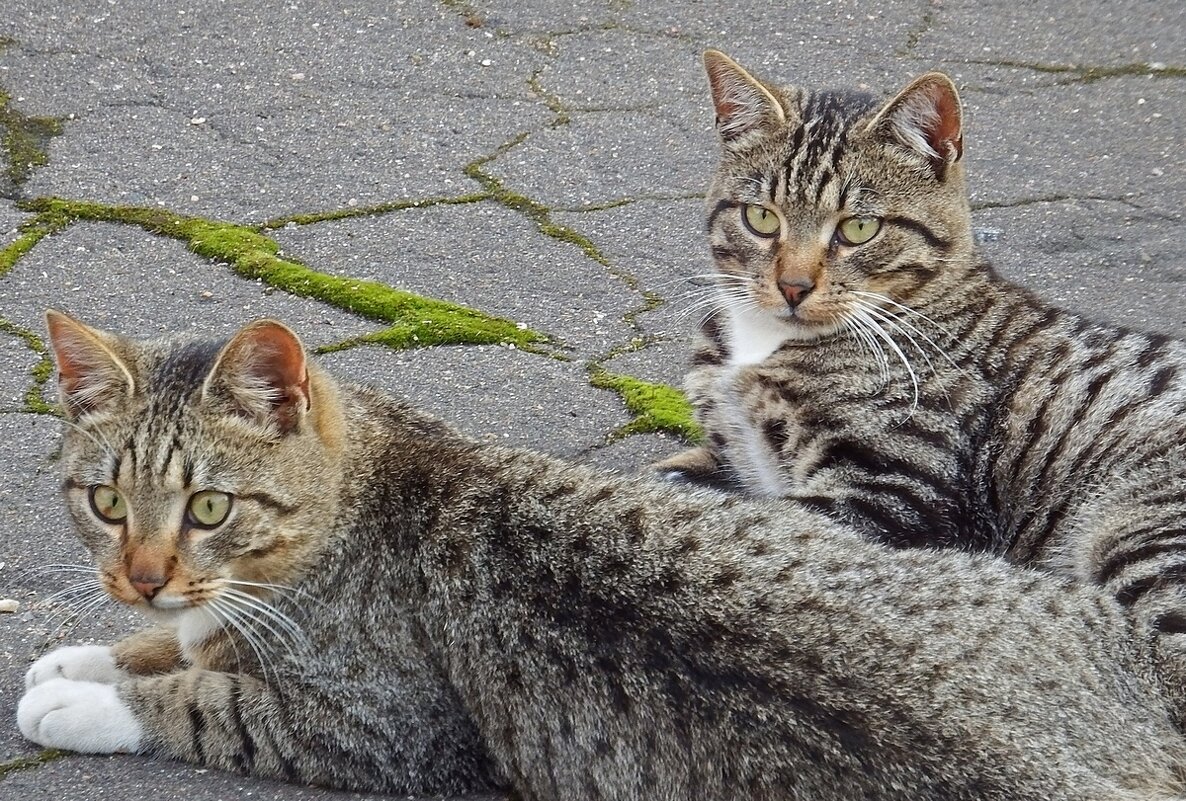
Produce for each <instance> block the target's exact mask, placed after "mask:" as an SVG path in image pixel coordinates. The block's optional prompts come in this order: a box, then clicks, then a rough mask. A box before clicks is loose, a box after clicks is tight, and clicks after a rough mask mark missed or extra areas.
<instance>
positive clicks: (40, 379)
mask: <svg viewBox="0 0 1186 801" xmlns="http://www.w3.org/2000/svg"><path fill="white" fill-rule="evenodd" d="M0 333H4V334H8V335H9V336H13V337H16V338H17V339H20V340H21V341H22V342H24V343H25V345H27V346H28V347H29V350H31V351H33V352H34V353H36V354H37V355H38V357H40V358H38V360H37V363H36V364H35V365H33V367H32V368H31V369H30V370H29V377H30V378H31V379H32V383H31V384H30V385H29V388H28V389H27V390H25V407H24V409H23V411H26V412H30V413H32V414H51V415H54V416H55V417H57V416H60V413H59V412H58V408H57V407H56V406H55V405H53V404H52V403H46V401H45V394H44V391H43V390H44V388H45V383H46V382H47V381H49V380H50V379H51V378H53V375H54V363H53V359H52V358H50V355H49V348H47V347H46V346H45V342H44V341H42V339H41V337H39V336H37V335H36V334H35V333H33V332H32V331H30V330H29V329H27V328H24V327H23V326H19V325H17V324H16V323H13V322H11V321H9V320H5V319H4V318H3V317H0Z"/></svg>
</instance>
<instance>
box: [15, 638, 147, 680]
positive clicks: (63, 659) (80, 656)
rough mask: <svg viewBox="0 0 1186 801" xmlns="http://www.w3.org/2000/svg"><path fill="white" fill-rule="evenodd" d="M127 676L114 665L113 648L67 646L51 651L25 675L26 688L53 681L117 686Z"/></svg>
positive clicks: (102, 646) (103, 646)
mask: <svg viewBox="0 0 1186 801" xmlns="http://www.w3.org/2000/svg"><path fill="white" fill-rule="evenodd" d="M126 678H128V674H127V673H126V672H125V671H123V670H120V669H119V668H118V667H116V665H115V657H113V656H112V654H111V649H110V648H109V647H107V646H105V645H67V646H65V647H63V648H57V649H55V650H53V651H50V652H49V653H48V654H46V655H45V656H43V657H41V658H40V659H38V660H37V661H36V662H34V663H33V665H32V667H30V668H29V670H28V671H27V672H26V673H25V689H26V690H31V689H33V688H34V687H37V686H38V685H41V684H44V683H46V682H47V681H52V680H54V679H72V680H74V681H86V682H96V683H98V684H116V683H117V682H120V681H123V680H124V679H126Z"/></svg>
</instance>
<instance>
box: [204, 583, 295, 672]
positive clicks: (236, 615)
mask: <svg viewBox="0 0 1186 801" xmlns="http://www.w3.org/2000/svg"><path fill="white" fill-rule="evenodd" d="M206 605H207V606H209V607H211V608H212V609H214V610H215V611H216V612H218V613H219V614H221V615H222V617H223V619H224V620H226V622H227V623H228V624H229V625H230V626H231V628H233V629H234V630H235V631H236V632H238V633H239V634H240V635H241V636H242V637H243V641H244V642H246V643H247V646H248V647H249V648H250V649H251V652H252V653H253V654H255V660H256V662H257V663H258V664H259V667H260V671H261V672H262V673H263V679H264V682H265V683H267V680H268V672H269V671H271V672H272V675H273V676H277V677H278V676H279V671H277V670H276V667H275V665H274V664H273V662H272V659H271V657H270V656H269V654H268V648H267V646H266V644H265V643H263V642H262V641H261V640H260V638H259V633H258V632H257V631H256V628H255V625H254V624H255V622H256V621H255V620H254V619H253V618H251V617H250V616H249V615H246V614H245V613H244V612H242V611H241V610H238V609H236V608H235V607H232V606H231V605H230V604H229V603H227V599H225V598H222V597H219V596H215V597H214V598H212V599H211V600H210V601H208V602H207V604H206ZM232 647H233V644H232ZM236 658H238V652H237V651H236Z"/></svg>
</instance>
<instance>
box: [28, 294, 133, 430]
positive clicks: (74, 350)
mask: <svg viewBox="0 0 1186 801" xmlns="http://www.w3.org/2000/svg"><path fill="white" fill-rule="evenodd" d="M46 325H47V326H48V328H49V342H50V347H51V348H53V352H54V361H55V363H56V366H57V371H58V386H59V388H60V389H61V393H62V400H63V404H64V405H65V407H66V411H67V413H68V414H70V415H78V414H82V413H84V412H88V411H94V410H95V409H98V408H99V407H100V406H102V405H103V404H105V403H106V402H107V401H108V400H110V399H111V398H112V397H113V396H114V395H115V394H116V393H118V392H121V391H122V392H130V391H131V389H132V384H131V381H132V379H131V376H130V375H128V374H127V372H126V369H125V368H123V367H122V366H121V365H120V364H119V363H118V361H117V359H116V357H115V356H114V355H113V354H112V353H110V352H109V351H108V350H107V349H106V348H105V347H104V346H103V345H102V344H101V343H100V342H99V340H98V339H97V338H96V335H95V334H94V333H93V332H92V331H91V330H90V329H88V328H87V327H86V326H84V325H83V324H82V323H79V322H77V321H75V320H73V319H71V318H70V317H67V316H66V315H64V314H61V313H58V312H53V311H51V312H49V313H47V315H46Z"/></svg>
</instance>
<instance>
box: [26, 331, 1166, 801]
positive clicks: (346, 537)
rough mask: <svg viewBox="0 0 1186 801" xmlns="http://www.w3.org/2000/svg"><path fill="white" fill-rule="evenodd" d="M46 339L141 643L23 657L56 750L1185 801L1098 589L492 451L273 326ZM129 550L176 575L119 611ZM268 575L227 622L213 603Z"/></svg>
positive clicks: (564, 789) (471, 773)
mask: <svg viewBox="0 0 1186 801" xmlns="http://www.w3.org/2000/svg"><path fill="white" fill-rule="evenodd" d="M51 328H52V330H53V331H54V334H53V337H52V339H53V344H54V349H55V352H56V353H57V355H58V359H59V365H60V367H62V369H63V374H64V376H65V380H64V383H63V387H64V390H65V391H66V392H67V393H68V392H69V391H70V390H71V389H72V388H73V387H74V384H73V383H71V380H70V375H71V373H72V372H78V371H82V372H86V371H87V368H86V367H85V365H83V363H82V362H83V360H84V359H86V358H91V359H95V360H98V362H99V365H97V368H98V370H99V373H100V376H99V380H100V381H101V382H108V383H110V384H111V385H110V386H105V387H104V388H103V391H102V392H100V393H98V394H94V395H92V396H90V398H89V400H88V402H87V403H86V404H81V405H80V404H75V405H73V406H71V405H70V404H69V403H68V404H67V408H72V409H83V410H84V411H78V412H72V413H71V423H70V425H69V427H68V429H67V432H66V436H65V440H64V443H63V449H62V469H63V471H64V473H65V477H66V497H67V502H68V504H69V506H70V509H71V512H72V514H73V516H74V518H75V522H76V524H77V527H78V531H79V534H80V536H81V537H82V539H83V541H84V542H85V543H86V544H87V546H88V548H89V549H90V550H91V552H92V553H93V554H94V557H95V560H96V562H97V564H98V566H99V569H100V571H101V572H102V573H103V574H104V576H105V581H106V582H107V587H108V590H109V591H111V592H112V593H113V594H115V595H116V596H117V597H120V598H121V599H123V600H125V601H127V602H129V603H132V604H133V605H135V606H137V607H139V608H141V609H143V610H144V611H146V612H149V613H150V614H152V615H153V616H155V617H156V618H157V619H158V622H159V623H160V624H161V625H160V627H158V628H154V629H150V630H148V631H146V632H144V633H142V634H139V635H136V636H134V637H133V638H131V639H129V640H126V641H124V642H122V643H120V644H119V645H117V646H116V647H115V649H114V650H113V651H112V652H111V653H110V654H108V652H107V649H104V648H101V647H96V646H92V647H90V648H73V649H69V648H67V649H60V650H59V651H55V652H52V653H50V654H49V655H47V656H46V657H43V658H42V659H41V660H39V662H38V663H36V664H35V665H34V666H33V668H32V669H31V670H30V676H29V684H30V689H29V690H28V692H27V693H26V695H25V697H24V698H23V699H22V701H21V704H20V707H19V709H18V721H19V722H20V724H21V727H22V731H24V732H25V733H26V734H27V735H28V736H30V737H32V738H33V739H36V740H37V741H38V742H41V743H42V744H43V745H47V746H62V745H68V746H69V747H75V748H78V747H83V746H85V747H86V748H88V749H89V750H103V749H101V748H100V747H99V743H106V744H107V747H106V750H108V751H110V750H118V749H120V748H122V749H126V750H136V751H141V752H149V753H156V754H159V755H164V756H170V757H174V758H179V759H184V760H187V761H190V762H193V763H196V764H201V765H210V766H214V767H218V768H223V769H228V770H235V771H240V772H244V773H251V774H255V775H262V776H270V777H276V778H282V779H288V780H293V781H299V782H314V783H318V784H326V785H331V786H338V787H348V788H355V789H377V790H383V791H387V792H390V793H400V794H403V793H418V794H434V795H435V794H445V795H449V794H454V793H458V792H463V791H478V790H486V789H491V788H495V787H498V788H506V787H508V786H509V787H510V788H513V790H514V792H515V795H516V797H518V798H522V799H524V801H568V800H569V799H590V800H592V799H614V800H615V801H644V800H645V801H685V800H688V799H696V800H697V801H725V800H726V799H728V800H729V801H732V800H733V799H736V798H740V797H744V798H746V799H751V801H774V800H775V799H786V800H787V801H808V800H809V799H810V801H842V800H844V801H848V800H849V799H856V798H860V799H869V800H870V801H891V800H892V801H928V799H930V800H933V801H939V799H943V800H944V801H973V799H976V801H1022V800H1023V799H1033V800H1034V801H1038V800H1039V799H1041V800H1042V801H1072V799H1073V800H1074V801H1105V800H1106V801H1154V799H1167V800H1168V799H1171V798H1182V797H1184V796H1186V743H1184V742H1183V741H1182V738H1181V737H1180V736H1179V733H1178V731H1177V729H1175V728H1174V726H1173V724H1172V722H1171V719H1170V710H1169V709H1168V708H1167V707H1166V705H1165V703H1164V701H1163V699H1162V697H1161V695H1160V692H1159V688H1158V686H1157V685H1156V683H1155V682H1154V681H1153V680H1152V679H1151V670H1150V663H1149V659H1150V655H1149V652H1148V650H1147V649H1146V648H1144V647H1143V643H1141V642H1140V640H1139V639H1138V638H1137V637H1135V636H1134V632H1133V630H1132V626H1131V623H1130V621H1129V620H1128V619H1127V617H1126V616H1125V615H1124V613H1123V611H1122V610H1121V609H1120V608H1119V607H1118V606H1117V604H1115V603H1114V602H1113V601H1112V600H1111V599H1110V598H1108V597H1107V596H1105V595H1104V594H1102V593H1099V592H1097V591H1095V590H1093V589H1091V588H1087V587H1083V586H1075V585H1074V584H1073V583H1071V582H1069V581H1068V580H1065V579H1057V578H1054V577H1052V576H1049V575H1046V574H1043V573H1040V572H1037V571H1024V570H1018V569H1015V568H1012V567H1010V566H1008V565H1006V564H1004V563H1003V562H1001V561H999V560H997V559H994V558H991V557H987V556H973V555H967V554H961V553H957V552H954V551H934V552H930V551H923V550H900V549H892V548H887V547H884V546H881V545H878V544H875V543H871V542H868V541H867V540H865V539H862V538H861V537H859V536H857V535H856V534H855V533H854V532H852V531H851V530H850V529H848V528H846V527H844V526H842V525H840V524H838V523H836V522H835V521H833V520H831V519H830V518H828V517H827V516H825V515H822V514H819V513H816V512H812V511H810V510H807V509H803V508H798V509H796V508H790V509H788V508H787V506H786V505H785V502H781V501H764V500H743V499H740V498H737V497H735V496H725V495H721V494H717V493H705V492H699V493H687V492H685V491H681V490H680V489H678V488H675V487H671V486H669V485H663V484H658V483H656V484H649V483H647V482H639V481H638V480H637V479H636V478H616V477H611V476H607V475H603V474H599V473H596V472H594V471H592V470H590V469H587V468H583V467H579V466H575V465H571V464H566V463H563V462H560V461H558V460H555V459H551V458H548V457H544V456H541V455H537V454H533V453H530V452H526V451H514V450H508V449H502V448H496V447H489V446H482V445H479V444H476V443H474V442H472V441H470V440H468V439H465V438H464V437H461V436H460V435H457V434H455V433H453V432H451V431H449V430H448V429H446V428H445V427H444V426H443V425H441V424H440V423H438V422H436V421H435V420H432V419H429V418H427V417H425V416H424V415H421V414H419V413H417V412H415V411H414V410H412V409H409V408H407V407H405V406H403V405H401V404H398V403H396V402H394V401H392V400H389V399H387V398H384V397H382V396H380V395H378V394H376V393H375V392H373V391H370V390H367V389H364V388H361V387H356V386H350V385H340V384H337V383H336V382H334V381H333V380H332V379H331V378H330V377H329V376H328V375H326V374H325V373H323V372H321V371H319V370H318V369H317V368H316V367H315V366H314V365H307V366H306V365H305V363H304V361H303V356H302V355H301V354H300V353H299V352H298V351H299V343H298V344H297V346H296V348H295V349H294V347H292V345H293V343H296V339H295V337H292V339H291V340H290V341H289V342H288V343H287V344H285V343H284V342H282V341H281V340H282V339H283V338H284V336H285V335H284V334H283V330H282V327H280V326H279V325H278V324H276V323H268V322H263V323H257V324H253V325H251V326H248V327H247V328H245V329H244V330H243V331H241V332H240V333H239V334H237V335H236V336H235V337H233V338H232V340H231V341H230V343H228V344H225V345H223V344H222V343H198V344H178V343H172V344H170V343H164V342H153V343H134V342H131V341H128V340H123V339H119V338H117V337H113V336H111V335H108V334H102V333H100V332H96V331H93V330H92V329H88V328H85V327H82V326H81V325H80V324H77V323H73V322H67V321H66V320H65V318H61V317H60V316H59V317H57V318H56V319H55V322H54V323H53V324H52V326H51ZM265 355H266V356H267V358H261V356H265ZM116 359H117V360H119V364H120V365H122V366H124V367H126V368H127V369H126V370H112V369H109V368H110V367H112V364H111V361H112V360H116ZM228 360H229V363H228ZM273 362H275V363H273ZM104 365H105V367H104ZM244 371H246V372H247V373H249V374H248V375H244ZM236 380H243V381H245V382H246V383H247V384H248V385H249V386H252V387H256V388H257V389H258V387H259V386H260V382H261V381H263V382H265V383H266V384H267V387H268V390H267V391H266V392H263V393H261V392H258V391H253V392H249V393H246V394H245V395H244V394H242V393H237V392H235V391H233V390H234V388H233V387H229V386H226V385H225V383H224V382H226V381H231V382H234V381H236ZM84 383H85V382H84ZM90 385H91V386H93V382H91V384H90ZM262 396H266V397H268V398H270V399H271V401H270V403H271V404H272V408H271V409H270V410H269V409H266V408H264V407H263V406H261V405H260V403H259V398H260V397H262ZM67 400H69V398H67ZM281 423H286V425H281ZM97 483H98V484H103V483H109V484H111V485H112V486H115V487H117V488H118V489H119V490H120V491H121V492H122V493H124V496H125V499H126V509H127V510H128V514H127V517H126V522H124V523H122V524H108V523H103V522H102V518H100V517H99V516H98V513H97V512H96V511H95V510H94V509H92V508H91V506H90V504H89V502H88V501H87V499H86V495H87V493H88V491H89V487H91V486H93V485H94V484H97ZM203 488H205V489H221V490H224V491H228V492H231V493H233V495H234V510H235V511H234V512H233V516H231V517H228V518H227V522H226V523H225V524H224V525H222V526H220V527H218V528H215V529H213V530H210V531H208V532H206V533H202V532H199V531H195V530H194V529H193V527H192V526H187V524H186V523H185V522H184V518H183V516H182V512H181V510H182V508H183V507H184V503H185V499H186V498H187V497H188V496H189V494H190V493H192V492H194V491H195V490H199V489H203ZM98 508H99V509H100V510H107V511H106V512H105V514H107V516H108V517H109V518H111V517H117V516H118V515H119V512H118V511H115V510H114V507H113V505H112V504H110V503H108V504H106V505H103V506H98ZM144 549H149V550H156V551H163V552H165V553H167V554H168V555H169V558H168V559H167V560H166V561H165V565H166V567H165V568H163V570H164V574H165V576H164V577H166V578H167V579H168V580H167V581H166V582H165V583H164V584H163V585H162V586H160V587H159V588H157V589H156V590H155V592H154V593H152V594H151V595H148V596H144V595H142V596H140V597H139V599H137V598H136V597H134V596H133V595H131V594H130V593H129V592H128V581H129V579H130V578H131V574H132V573H135V572H136V570H137V567H136V566H137V565H143V564H146V562H145V557H143V556H142V555H141V551H142V550H144ZM262 564H266V565H267V570H266V571H265V572H266V577H260V578H258V583H257V584H256V585H255V586H251V585H243V586H246V587H247V588H248V589H252V590H253V591H254V592H253V594H252V595H251V598H252V599H253V600H252V601H251V602H250V603H248V602H246V601H244V602H242V604H241V605H239V606H234V605H228V602H227V601H226V600H220V598H222V597H223V595H224V594H225V589H226V588H227V586H228V585H227V581H226V580H227V579H232V578H235V577H243V576H256V575H257V574H258V573H259V568H260V566H261V565H262ZM252 580H255V579H252ZM265 583H266V584H268V585H269V586H261V585H263V584H265ZM139 584H140V586H141V588H142V589H143V588H145V587H148V585H149V584H150V582H149V581H148V578H147V577H146V576H144V575H141V576H140V578H139ZM230 586H232V587H233V586H234V585H230ZM150 589H151V588H150ZM148 597H151V603H149V602H148V601H147V598H148ZM178 599H184V602H185V603H184V604H180V605H179V604H176V603H174V602H175V601H177V600H178ZM268 609H271V610H273V611H272V612H267V611H266V610H268ZM203 610H204V611H203ZM281 611H282V612H284V613H285V617H279V616H277V614H276V613H278V612H281ZM195 619H196V620H198V621H201V620H203V619H207V620H214V624H213V625H209V626H206V627H205V628H204V629H203V628H202V627H200V626H198V625H196V624H195V623H194V620H195ZM285 621H288V623H291V624H292V626H295V627H296V630H295V631H294V630H293V629H290V628H289V627H288V623H286V622H285ZM113 688H114V689H113ZM96 702H101V703H102V704H103V705H104V709H105V710H108V711H109V714H105V715H102V716H96V715H94V714H91V713H92V711H93V707H94V705H95V703H96ZM67 735H69V737H67ZM59 736H60V737H61V739H55V737H59ZM104 738H106V739H104ZM80 744H82V745H80Z"/></svg>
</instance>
